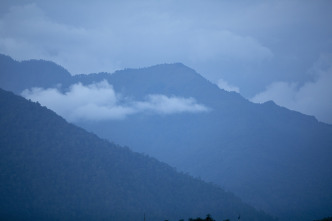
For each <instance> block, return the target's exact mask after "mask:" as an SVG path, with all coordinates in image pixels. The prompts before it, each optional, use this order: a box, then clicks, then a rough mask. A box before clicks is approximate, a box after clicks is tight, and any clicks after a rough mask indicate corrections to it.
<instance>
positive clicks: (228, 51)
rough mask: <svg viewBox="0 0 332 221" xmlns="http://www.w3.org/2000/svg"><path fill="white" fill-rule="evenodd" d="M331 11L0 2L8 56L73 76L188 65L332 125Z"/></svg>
mask: <svg viewBox="0 0 332 221" xmlns="http://www.w3.org/2000/svg"><path fill="white" fill-rule="evenodd" d="M331 11H332V1H329V0H326V1H324V0H315V1H313V0H310V1H309V0H280V1H262V0H253V1H241V0H240V1H217V0H206V1H203V0H200V1H198V0H163V1H157V0H156V1H152V0H142V1H134V0H132V1H130V0H129V1H127V0H124V1H84V0H82V1H78V0H71V1H65V0H58V1H51V0H50V1H48V0H2V1H1V2H0V53H3V54H6V55H9V56H11V57H13V58H14V59H16V60H25V59H32V58H34V59H46V60H52V61H54V62H56V63H58V64H60V65H62V66H63V67H65V68H66V69H67V70H69V71H70V72H71V73H72V74H80V73H86V74H87V73H92V72H101V71H106V72H113V71H115V70H118V69H123V68H139V67H146V66H151V65H155V64H159V63H174V62H182V63H184V64H185V65H187V66H189V67H191V68H193V69H195V70H196V71H197V72H199V73H200V74H201V75H203V76H204V77H206V78H207V79H209V80H210V81H211V82H213V83H215V84H218V85H219V86H220V87H221V88H224V89H226V90H233V91H236V92H239V93H241V94H242V95H243V96H244V97H246V98H247V99H249V100H251V101H254V102H264V101H267V100H274V101H275V102H276V103H277V104H279V105H281V106H285V107H288V108H290V109H293V110H298V111H300V112H303V113H306V114H309V115H315V116H316V117H317V118H318V119H319V120H321V121H324V122H329V123H332V25H331V23H332V13H331ZM151 99H152V98H151ZM165 99H170V98H165Z"/></svg>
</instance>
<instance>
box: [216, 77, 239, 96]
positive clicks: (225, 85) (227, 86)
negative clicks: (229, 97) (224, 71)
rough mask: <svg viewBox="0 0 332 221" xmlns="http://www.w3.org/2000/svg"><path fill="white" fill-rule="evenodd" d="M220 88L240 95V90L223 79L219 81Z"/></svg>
mask: <svg viewBox="0 0 332 221" xmlns="http://www.w3.org/2000/svg"><path fill="white" fill-rule="evenodd" d="M217 85H218V87H219V88H220V89H223V90H225V91H234V92H237V93H240V88H238V87H236V86H234V85H231V84H229V83H228V82H227V81H225V80H223V79H221V78H220V79H219V80H218V84H217Z"/></svg>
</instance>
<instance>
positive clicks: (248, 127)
mask: <svg viewBox="0 0 332 221" xmlns="http://www.w3.org/2000/svg"><path fill="white" fill-rule="evenodd" d="M3 60H6V61H7V62H8V61H11V62H12V63H16V65H14V66H15V67H17V66H20V65H22V62H21V63H20V62H15V61H13V60H10V58H8V57H5V59H3ZM2 62H4V61H2ZM33 62H35V65H37V66H38V62H36V61H33ZM27 63H29V61H27ZM49 66H50V69H52V71H50V72H43V73H42V72H40V73H39V75H42V74H45V73H47V74H49V75H51V76H53V75H54V74H53V73H57V76H62V73H63V72H62V70H63V69H62V68H60V67H55V66H54V64H52V63H50V65H49ZM55 69H57V70H58V71H56V70H55ZM6 70H7V71H6V74H10V76H12V79H13V80H12V82H19V81H21V80H22V79H21V78H20V77H19V76H22V74H19V73H18V71H17V70H15V69H6ZM35 70H39V69H38V68H37V67H36V68H35ZM21 72H22V73H24V70H20V73H21ZM36 73H37V72H36ZM37 74H38V73H37ZM1 75H5V74H4V71H1ZM15 76H16V77H15ZM24 76H26V77H27V75H24ZM53 78H55V77H50V78H48V79H53ZM15 79H16V80H15ZM56 79H57V78H56ZM63 79H64V80H63V81H61V79H58V80H50V81H49V82H47V84H45V85H44V86H43V85H42V84H41V83H40V82H39V81H38V78H36V81H34V82H33V83H29V85H25V87H26V88H25V89H30V88H32V87H43V88H48V87H52V88H56V87H57V88H59V89H58V90H62V91H63V92H66V91H68V90H70V86H71V85H73V84H75V83H77V82H82V84H83V85H89V84H93V83H97V82H100V81H103V80H107V82H108V83H109V84H110V85H112V87H113V88H114V91H115V92H117V93H119V94H121V96H122V97H124V98H128V99H129V100H134V101H142V100H144V99H146V97H149V96H150V95H163V96H166V97H168V98H172V97H180V98H184V99H189V98H190V99H194V100H195V101H196V102H197V103H198V104H202V105H204V106H205V107H207V108H208V110H209V111H203V112H198V113H186V112H183V113H176V114H155V113H146V112H139V113H136V114H131V115H128V116H127V117H125V118H123V119H120V120H119V119H117V120H113V119H109V120H98V121H96V120H86V119H80V120H77V121H75V124H77V125H80V126H82V127H84V128H85V129H87V130H89V131H93V132H94V133H96V134H98V135H99V136H101V137H104V138H107V139H109V140H112V141H114V142H116V143H120V144H122V145H127V146H129V147H130V148H132V149H133V150H134V151H138V152H144V153H146V154H149V155H151V156H153V157H156V158H157V159H159V160H161V161H164V162H166V163H168V164H170V165H172V166H175V167H177V168H178V169H179V170H181V171H185V172H189V173H190V174H191V175H194V176H199V177H201V178H203V179H204V180H206V181H211V182H214V183H216V184H218V185H220V186H222V187H224V188H225V189H227V190H230V191H232V192H234V193H235V194H236V195H238V196H240V197H241V198H242V199H243V200H244V201H246V202H248V203H250V204H251V205H254V206H255V207H257V208H259V209H263V210H264V211H267V212H269V213H272V214H273V215H275V216H278V217H279V218H280V219H281V220H303V219H308V220H310V219H316V218H320V217H327V216H330V215H331V214H330V213H331V209H332V208H331V205H332V188H331V186H332V163H331V160H330V159H331V157H332V126H331V125H328V124H324V123H321V122H318V121H317V120H316V119H315V118H314V117H312V116H307V115H303V114H301V113H298V112H295V111H291V110H288V109H286V108H282V107H279V106H277V105H276V104H274V103H273V102H267V103H264V104H253V103H251V102H249V101H247V100H246V99H244V98H243V97H241V96H240V95H239V94H237V93H230V92H226V91H223V90H221V89H219V88H218V87H217V86H216V85H214V84H212V83H210V82H208V81H207V80H206V79H204V78H203V77H202V76H200V75H199V74H197V73H196V72H195V71H194V70H192V69H190V68H188V67H186V66H185V65H183V64H180V63H178V64H164V65H156V66H153V67H149V68H141V69H126V70H122V71H117V72H115V73H113V74H108V73H99V74H90V75H78V76H72V77H71V76H70V74H69V73H67V74H66V77H63ZM6 82H7V81H6V78H4V81H2V82H1V85H2V86H4V87H5V88H8V89H9V90H12V91H15V92H16V93H18V94H20V93H21V92H22V87H18V86H19V83H17V85H15V83H13V84H11V85H10V87H9V83H8V84H7V83H6ZM59 82H60V83H61V85H62V86H61V87H58V86H57V85H59ZM50 85H51V86H50ZM124 101H126V100H125V99H124Z"/></svg>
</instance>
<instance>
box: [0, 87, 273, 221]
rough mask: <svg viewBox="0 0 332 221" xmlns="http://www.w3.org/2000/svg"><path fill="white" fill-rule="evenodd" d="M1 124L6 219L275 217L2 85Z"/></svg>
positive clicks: (0, 191)
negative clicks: (85, 129) (68, 120)
mask: <svg viewBox="0 0 332 221" xmlns="http://www.w3.org/2000/svg"><path fill="white" fill-rule="evenodd" d="M0 125H1V127H0V157H1V160H0V164H1V166H0V198H1V200H0V219H1V220H126V221H129V220H144V217H145V220H168V219H169V220H179V219H182V218H186V219H187V218H188V217H192V218H196V217H198V216H200V217H204V216H205V215H206V214H213V217H214V218H217V219H218V220H223V219H226V218H230V219H232V220H234V219H236V218H237V217H238V215H239V214H241V216H242V217H244V218H246V219H248V220H262V221H263V220H273V219H272V218H271V217H270V216H268V215H266V214H264V213H262V212H257V211H256V210H255V209H254V208H252V207H250V206H248V205H246V204H244V203H243V202H242V201H241V200H240V199H239V198H237V197H235V196H234V195H232V194H230V193H227V192H225V191H223V190H222V189H220V188H218V187H216V186H215V185H212V184H207V183H205V182H203V181H201V180H198V179H194V178H192V177H190V176H189V175H185V174H183V173H178V172H176V170H175V169H174V168H172V167H170V166H168V165H167V164H165V163H161V162H159V161H157V160H155V159H153V158H151V157H148V156H144V155H142V154H138V153H134V152H132V151H130V150H129V149H127V148H124V147H120V146H117V145H115V144H112V143H110V142H108V141H106V140H102V139H100V138H98V137H97V136H96V135H93V134H91V133H88V132H86V131H84V130H83V129H81V128H78V127H77V126H74V125H72V124H69V123H67V122H66V121H65V120H64V119H63V118H61V117H60V116H57V115H56V114H55V113H54V112H53V111H51V110H48V109H46V108H45V107H41V106H40V105H39V104H37V103H33V102H31V101H27V100H26V99H24V98H22V97H19V96H17V95H14V94H13V93H11V92H6V91H3V90H2V89H0Z"/></svg>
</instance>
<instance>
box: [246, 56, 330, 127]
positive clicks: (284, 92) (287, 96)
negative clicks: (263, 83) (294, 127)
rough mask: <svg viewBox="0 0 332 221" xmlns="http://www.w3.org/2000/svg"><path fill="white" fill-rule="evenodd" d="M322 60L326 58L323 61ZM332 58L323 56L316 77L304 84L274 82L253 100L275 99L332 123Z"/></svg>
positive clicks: (315, 71) (282, 104)
mask: <svg viewBox="0 0 332 221" xmlns="http://www.w3.org/2000/svg"><path fill="white" fill-rule="evenodd" d="M322 60H325V61H323V62H322ZM331 61H332V59H326V57H322V58H321V59H320V61H318V63H320V65H319V66H321V67H318V69H317V67H316V70H314V74H315V75H316V79H315V80H314V81H310V82H306V83H305V84H303V85H300V84H299V83H294V82H292V83H290V82H274V83H272V84H271V85H269V86H268V87H267V88H266V90H265V91H263V92H261V93H259V94H257V95H256V96H254V97H253V98H252V99H251V101H253V102H256V103H262V102H266V101H269V100H273V101H274V102H275V103H277V104H278V105H280V106H284V107H286V108H289V109H292V110H296V111H299V112H302V113H304V114H308V115H313V116H315V117H316V118H317V119H318V120H320V121H323V122H327V123H329V124H332V100H331V95H332V87H331V85H332V62H331Z"/></svg>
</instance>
